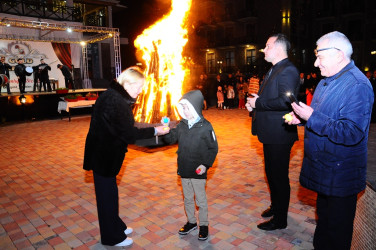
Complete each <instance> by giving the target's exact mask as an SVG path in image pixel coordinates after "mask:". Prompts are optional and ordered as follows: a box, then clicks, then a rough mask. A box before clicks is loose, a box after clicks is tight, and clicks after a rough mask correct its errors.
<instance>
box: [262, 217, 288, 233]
mask: <svg viewBox="0 0 376 250" xmlns="http://www.w3.org/2000/svg"><path fill="white" fill-rule="evenodd" d="M257 227H258V228H259V229H261V230H265V231H272V230H276V229H285V228H286V227H287V223H281V222H277V221H276V220H274V219H270V220H268V221H265V222H262V223H260V224H258V225H257Z"/></svg>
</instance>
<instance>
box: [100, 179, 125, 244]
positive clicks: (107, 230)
mask: <svg viewBox="0 0 376 250" xmlns="http://www.w3.org/2000/svg"><path fill="white" fill-rule="evenodd" d="M93 175H94V186H95V195H96V198H97V209H98V220H99V230H100V233H101V243H102V244H104V245H110V246H113V245H116V244H118V243H120V242H122V241H123V240H125V239H126V238H127V236H126V235H125V233H124V230H126V229H127V226H126V225H125V223H124V222H123V220H122V219H121V218H120V217H119V193H118V187H117V185H116V177H103V176H101V175H99V174H96V173H95V172H93Z"/></svg>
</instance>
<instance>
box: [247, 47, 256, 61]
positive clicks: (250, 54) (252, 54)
mask: <svg viewBox="0 0 376 250" xmlns="http://www.w3.org/2000/svg"><path fill="white" fill-rule="evenodd" d="M255 62H256V50H255V49H247V50H246V51H245V63H246V64H247V65H253V64H255Z"/></svg>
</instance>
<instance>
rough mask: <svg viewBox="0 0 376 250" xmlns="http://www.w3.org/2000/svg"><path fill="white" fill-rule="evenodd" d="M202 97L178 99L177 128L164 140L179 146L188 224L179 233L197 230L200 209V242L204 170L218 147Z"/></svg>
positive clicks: (204, 232)
mask: <svg viewBox="0 0 376 250" xmlns="http://www.w3.org/2000/svg"><path fill="white" fill-rule="evenodd" d="M203 102H204V97H203V95H202V93H201V91H199V90H193V91H190V92H188V93H186V94H185V95H183V97H182V98H181V99H180V102H179V104H178V112H179V115H180V116H181V117H182V120H181V121H180V123H179V124H178V125H177V127H176V128H174V129H171V130H170V133H169V134H167V135H165V136H164V140H165V142H166V143H169V144H173V143H176V142H178V147H179V148H178V151H177V154H178V175H180V177H181V183H182V187H183V194H184V208H185V212H186V215H187V219H188V222H187V223H186V224H185V225H184V226H183V227H182V228H181V229H180V230H179V234H181V235H186V234H188V233H189V232H191V231H192V230H195V229H197V219H196V216H195V211H196V206H195V199H194V197H196V204H197V206H198V208H199V216H198V218H199V227H200V231H199V236H198V239H199V240H206V239H207V238H208V235H209V228H208V225H209V221H208V204H207V199H206V192H205V185H206V178H207V174H206V173H207V170H208V168H209V167H211V166H212V164H213V162H214V160H215V157H216V155H217V153H218V143H217V138H216V136H215V133H214V130H213V127H212V125H211V124H210V122H209V121H208V120H206V119H205V118H204V117H203V116H202V108H203Z"/></svg>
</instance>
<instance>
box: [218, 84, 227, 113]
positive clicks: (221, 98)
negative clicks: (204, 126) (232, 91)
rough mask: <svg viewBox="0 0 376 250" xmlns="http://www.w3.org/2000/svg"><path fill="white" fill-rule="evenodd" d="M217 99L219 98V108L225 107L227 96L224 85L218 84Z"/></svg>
mask: <svg viewBox="0 0 376 250" xmlns="http://www.w3.org/2000/svg"><path fill="white" fill-rule="evenodd" d="M217 100H218V109H223V103H224V101H225V96H224V94H223V92H222V87H221V86H218V90H217Z"/></svg>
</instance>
